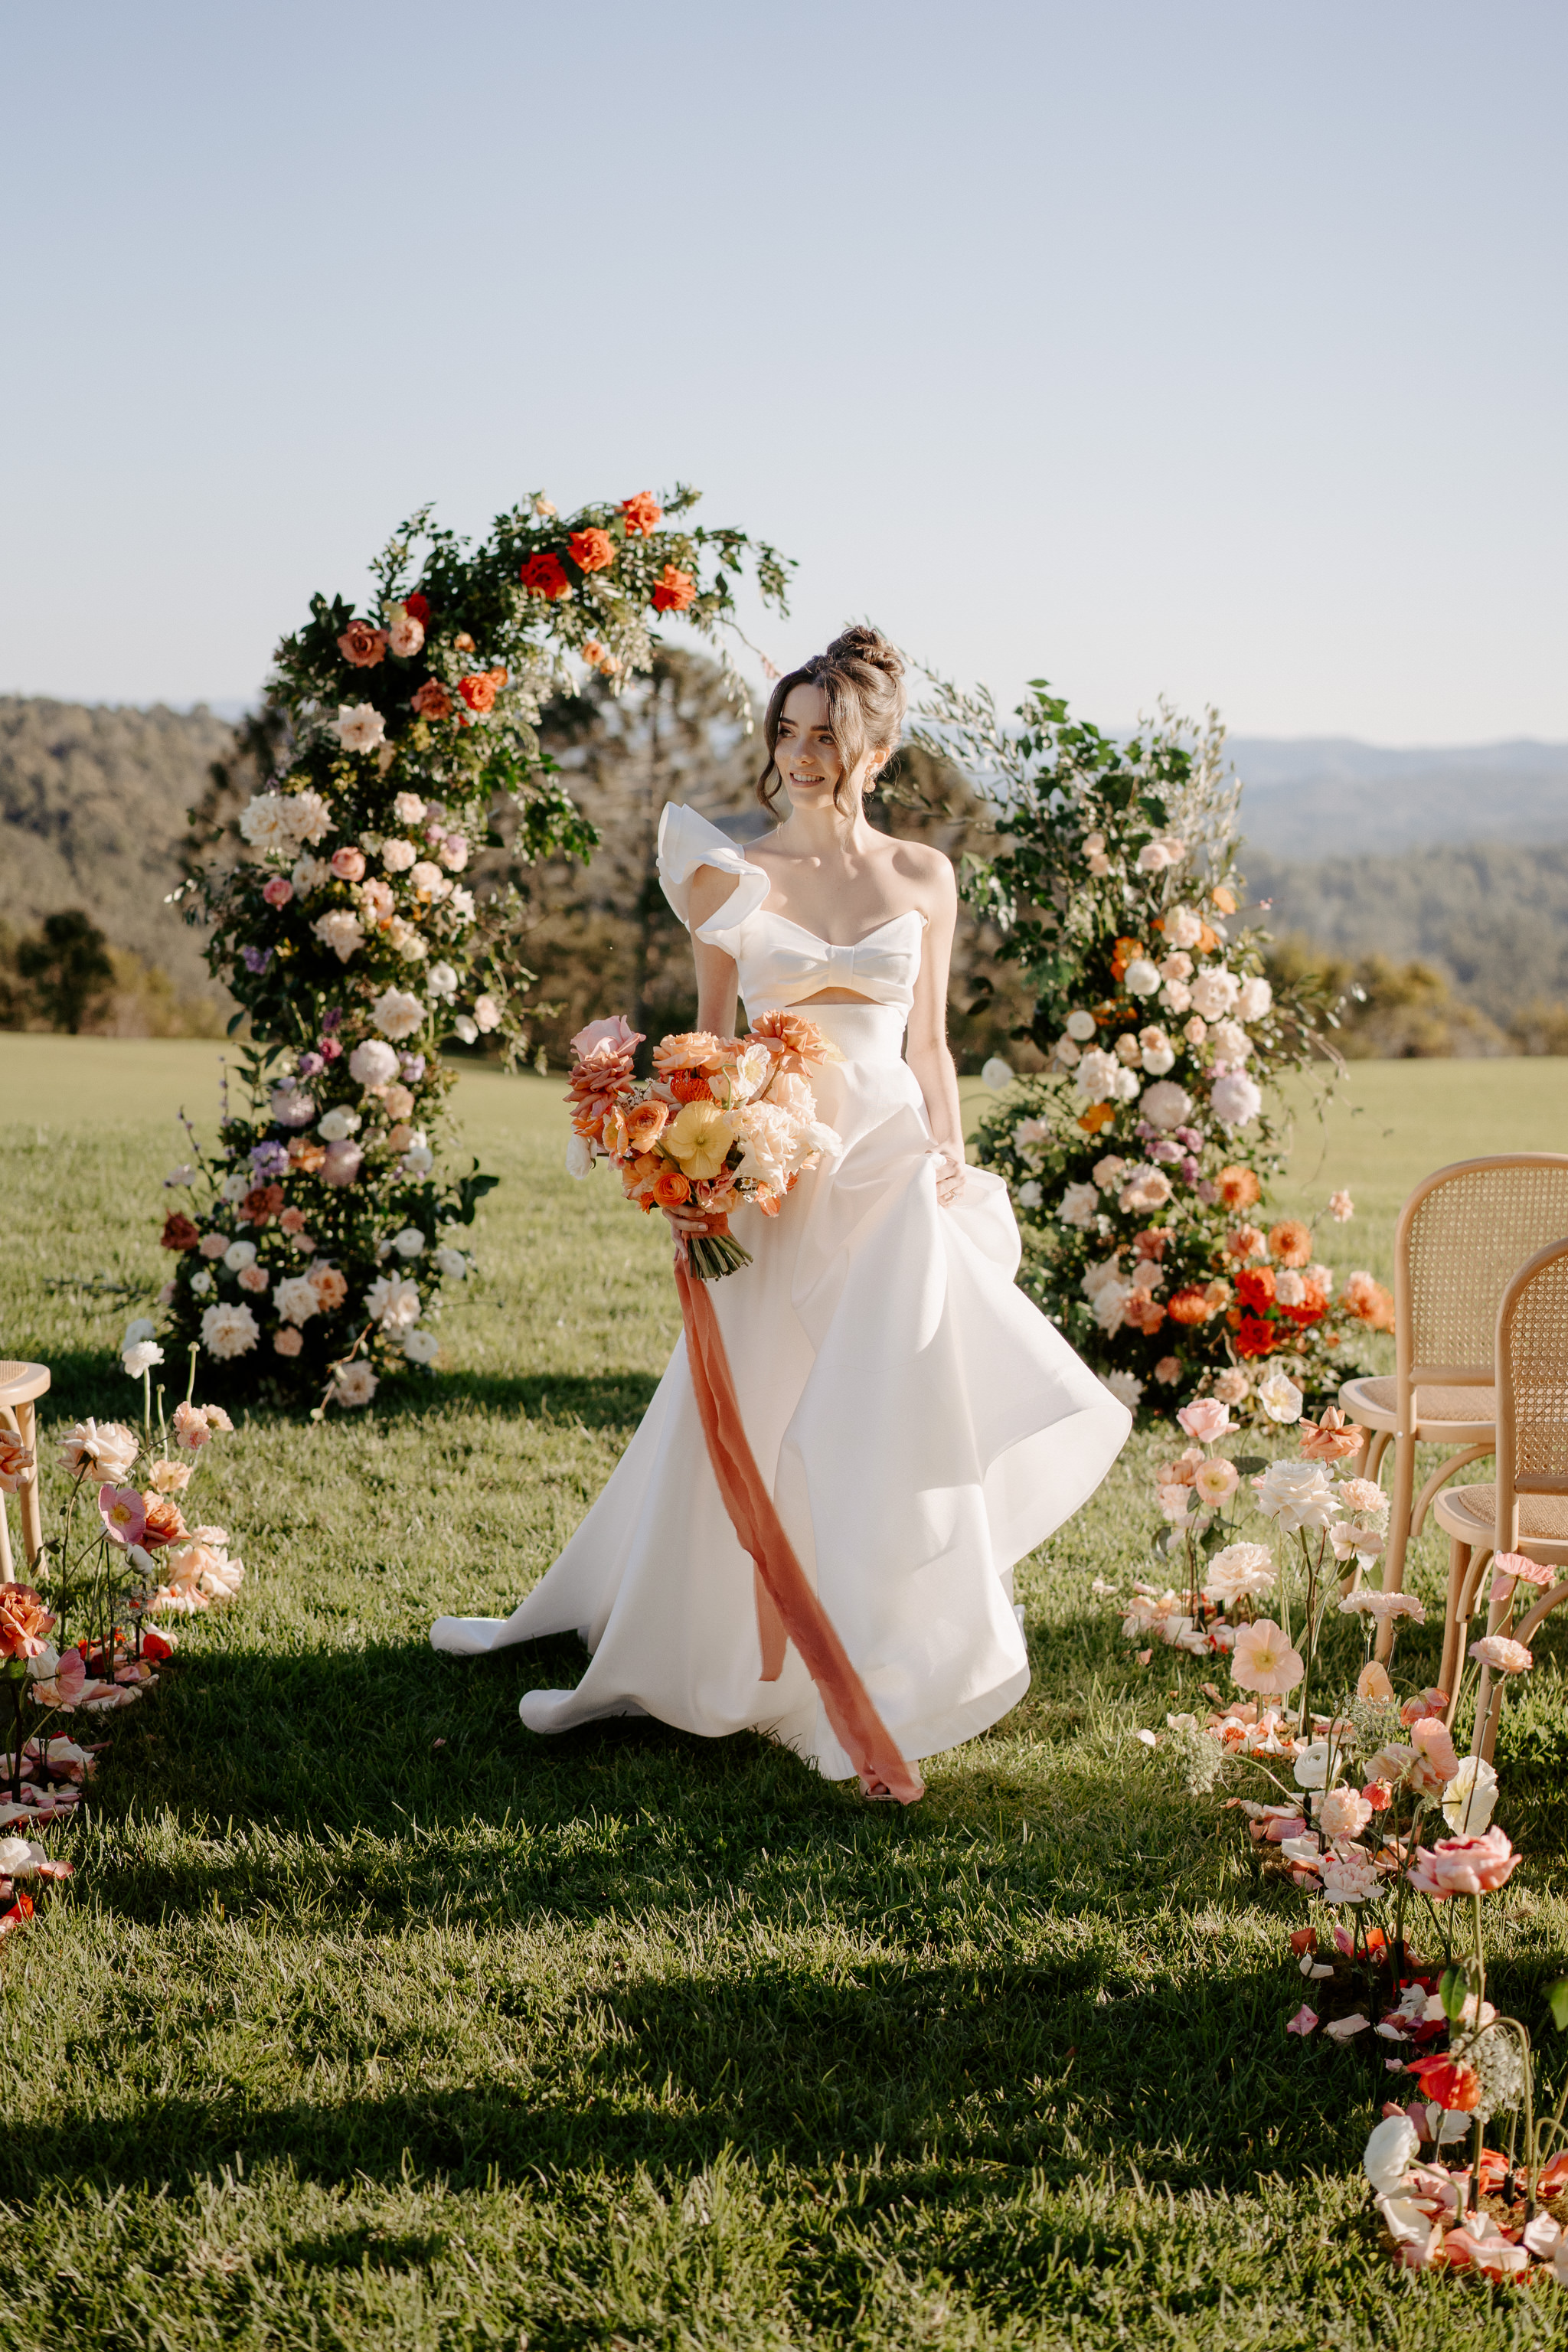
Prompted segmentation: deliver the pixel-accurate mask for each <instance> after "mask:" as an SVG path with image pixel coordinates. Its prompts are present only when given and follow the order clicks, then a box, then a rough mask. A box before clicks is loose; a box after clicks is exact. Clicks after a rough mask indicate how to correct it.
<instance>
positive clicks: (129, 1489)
mask: <svg viewBox="0 0 1568 2352" xmlns="http://www.w3.org/2000/svg"><path fill="white" fill-rule="evenodd" d="M98 1508H99V1513H100V1517H101V1518H102V1520H103V1531H104V1534H105V1535H106V1536H107V1537H108V1538H109V1540H110V1543H114V1544H119V1546H120V1547H121V1550H125V1549H128V1548H129V1547H130V1546H131V1545H132V1544H139V1543H140V1542H141V1540H142V1537H143V1536H144V1535H145V1534H146V1532H147V1506H146V1504H145V1503H144V1502H143V1501H142V1497H141V1496H140V1495H139V1494H138V1493H137V1491H136V1489H135V1487H134V1486H100V1488H99V1490H98Z"/></svg>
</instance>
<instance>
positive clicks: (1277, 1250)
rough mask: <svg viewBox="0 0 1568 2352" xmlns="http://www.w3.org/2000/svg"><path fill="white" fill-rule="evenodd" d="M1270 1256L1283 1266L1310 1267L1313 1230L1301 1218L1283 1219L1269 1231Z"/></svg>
mask: <svg viewBox="0 0 1568 2352" xmlns="http://www.w3.org/2000/svg"><path fill="white" fill-rule="evenodd" d="M1268 1255H1269V1256H1270V1257H1272V1258H1278V1259H1279V1264H1280V1265H1310V1264H1311V1259H1312V1229H1311V1227H1310V1225H1304V1224H1303V1223H1301V1221H1300V1218H1299V1217H1282V1218H1281V1219H1280V1221H1279V1223H1278V1224H1277V1225H1271V1226H1270V1227H1269V1229H1268Z"/></svg>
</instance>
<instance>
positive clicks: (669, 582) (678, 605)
mask: <svg viewBox="0 0 1568 2352" xmlns="http://www.w3.org/2000/svg"><path fill="white" fill-rule="evenodd" d="M696 602H697V583H696V581H695V580H694V579H693V578H692V576H691V574H690V572H682V571H681V570H679V567H678V566H677V565H676V564H673V563H667V564H666V565H665V567H664V570H663V571H662V572H660V574H659V577H658V585H657V586H656V587H655V589H654V592H653V609H654V611H655V612H656V613H684V612H685V610H686V608H687V606H688V605H689V604H695V603H696Z"/></svg>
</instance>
